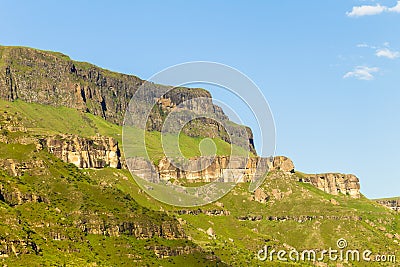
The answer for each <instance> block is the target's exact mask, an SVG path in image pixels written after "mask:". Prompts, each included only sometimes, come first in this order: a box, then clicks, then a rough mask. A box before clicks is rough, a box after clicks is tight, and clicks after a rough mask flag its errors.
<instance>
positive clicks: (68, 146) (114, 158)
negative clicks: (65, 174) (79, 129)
mask: <svg viewBox="0 0 400 267" xmlns="http://www.w3.org/2000/svg"><path fill="white" fill-rule="evenodd" d="M43 143H44V146H45V147H46V148H47V150H48V151H49V152H50V153H52V154H54V155H55V156H56V157H58V158H60V159H62V160H63V161H65V162H67V163H73V164H75V165H76V166H77V167H78V168H104V167H106V166H109V167H112V168H121V161H120V157H121V153H120V150H119V147H118V142H117V141H116V140H115V139H114V138H111V137H104V136H97V137H93V138H90V139H88V138H83V137H79V136H73V135H63V136H55V137H49V138H47V139H46V140H44V142H43Z"/></svg>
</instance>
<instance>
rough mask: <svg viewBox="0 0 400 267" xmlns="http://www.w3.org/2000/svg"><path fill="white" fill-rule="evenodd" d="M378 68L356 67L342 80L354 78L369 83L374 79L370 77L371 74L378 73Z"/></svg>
mask: <svg viewBox="0 0 400 267" xmlns="http://www.w3.org/2000/svg"><path fill="white" fill-rule="evenodd" d="M378 71H379V68H377V67H372V68H370V67H366V66H357V67H355V68H354V70H353V71H349V72H347V73H346V74H345V75H344V76H343V78H344V79H347V78H356V79H358V80H365V81H370V80H373V79H374V78H375V77H374V75H372V73H375V72H378Z"/></svg>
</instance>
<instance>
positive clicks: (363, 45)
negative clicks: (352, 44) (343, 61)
mask: <svg viewBox="0 0 400 267" xmlns="http://www.w3.org/2000/svg"><path fill="white" fill-rule="evenodd" d="M357 47H369V45H367V44H364V43H363V44H358V45H357Z"/></svg>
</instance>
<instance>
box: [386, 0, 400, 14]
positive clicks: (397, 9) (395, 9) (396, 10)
mask: <svg viewBox="0 0 400 267" xmlns="http://www.w3.org/2000/svg"><path fill="white" fill-rule="evenodd" d="M388 11H389V12H394V13H400V1H397V5H395V6H394V7H391V8H389V9H388Z"/></svg>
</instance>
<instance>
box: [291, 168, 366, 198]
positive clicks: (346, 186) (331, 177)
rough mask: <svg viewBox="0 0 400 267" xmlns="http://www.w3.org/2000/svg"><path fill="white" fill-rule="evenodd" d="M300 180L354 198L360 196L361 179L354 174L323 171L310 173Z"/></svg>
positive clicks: (325, 190) (329, 191) (335, 193)
mask: <svg viewBox="0 0 400 267" xmlns="http://www.w3.org/2000/svg"><path fill="white" fill-rule="evenodd" d="M299 180H300V182H304V183H310V184H312V185H313V186H315V187H317V188H319V189H321V190H322V191H324V192H326V193H329V194H332V195H338V194H344V195H349V196H350V197H352V198H359V197H360V183H359V179H358V178H357V177H356V176H355V175H353V174H341V173H322V174H310V175H306V176H304V177H302V178H300V179H299Z"/></svg>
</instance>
